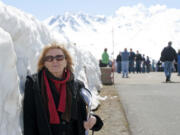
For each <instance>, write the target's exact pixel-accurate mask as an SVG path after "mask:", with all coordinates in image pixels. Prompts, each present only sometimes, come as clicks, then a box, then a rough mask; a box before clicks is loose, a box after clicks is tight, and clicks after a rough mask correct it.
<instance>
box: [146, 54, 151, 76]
mask: <svg viewBox="0 0 180 135" xmlns="http://www.w3.org/2000/svg"><path fill="white" fill-rule="evenodd" d="M150 67H151V61H150V59H149V56H147V57H146V72H147V73H149V72H150Z"/></svg>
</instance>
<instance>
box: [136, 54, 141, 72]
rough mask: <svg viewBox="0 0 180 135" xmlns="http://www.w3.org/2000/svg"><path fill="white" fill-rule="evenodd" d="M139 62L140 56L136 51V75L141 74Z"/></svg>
mask: <svg viewBox="0 0 180 135" xmlns="http://www.w3.org/2000/svg"><path fill="white" fill-rule="evenodd" d="M141 61H142V56H141V54H140V53H139V51H137V53H136V72H137V73H140V72H141Z"/></svg>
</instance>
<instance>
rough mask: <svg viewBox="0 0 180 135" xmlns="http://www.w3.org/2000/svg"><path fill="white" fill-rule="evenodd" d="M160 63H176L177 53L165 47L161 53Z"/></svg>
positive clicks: (169, 47)
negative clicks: (174, 61)
mask: <svg viewBox="0 0 180 135" xmlns="http://www.w3.org/2000/svg"><path fill="white" fill-rule="evenodd" d="M160 60H161V61H163V62H164V61H173V60H176V61H177V53H176V51H175V50H174V48H172V47H171V46H168V47H165V48H164V49H163V50H162V52H161V58H160Z"/></svg>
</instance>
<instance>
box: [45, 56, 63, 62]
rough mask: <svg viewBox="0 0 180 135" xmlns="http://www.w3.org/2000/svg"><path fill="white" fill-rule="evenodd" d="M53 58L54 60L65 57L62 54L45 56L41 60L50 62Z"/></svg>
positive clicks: (60, 59)
mask: <svg viewBox="0 0 180 135" xmlns="http://www.w3.org/2000/svg"><path fill="white" fill-rule="evenodd" d="M54 59H56V61H62V60H64V59H65V56H64V55H56V56H45V57H44V59H43V60H44V61H48V62H52V61H53V60H54Z"/></svg>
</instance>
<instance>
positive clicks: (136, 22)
mask: <svg viewBox="0 0 180 135" xmlns="http://www.w3.org/2000/svg"><path fill="white" fill-rule="evenodd" d="M44 22H45V24H47V25H49V27H50V29H52V30H54V31H56V32H59V33H61V34H63V35H64V36H66V37H67V38H69V39H71V41H72V42H74V43H76V44H78V45H79V47H81V48H84V49H86V50H90V51H91V53H92V54H93V55H95V57H96V58H98V59H100V58H101V53H102V52H103V49H104V48H105V47H107V48H108V50H109V53H110V54H111V55H113V50H114V54H115V55H114V58H115V57H116V55H117V54H118V53H119V51H123V50H124V48H128V49H129V48H133V50H134V51H136V50H139V51H140V53H142V54H145V55H146V56H150V57H151V58H152V59H156V60H158V59H159V57H160V52H161V50H162V49H163V47H164V46H166V45H167V42H168V41H170V40H171V41H172V42H173V46H174V48H175V49H176V50H177V49H179V47H178V46H179V43H180V39H179V35H180V10H179V9H168V8H167V7H166V6H164V5H154V6H151V7H145V6H144V5H142V4H138V5H135V6H132V7H120V8H119V9H118V10H117V11H116V12H115V14H114V15H113V16H108V17H105V16H90V15H87V14H84V13H77V14H75V13H72V14H71V13H66V14H65V15H62V16H55V17H50V18H48V19H47V20H45V21H44ZM113 45H114V46H113ZM112 57H113V56H112Z"/></svg>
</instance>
